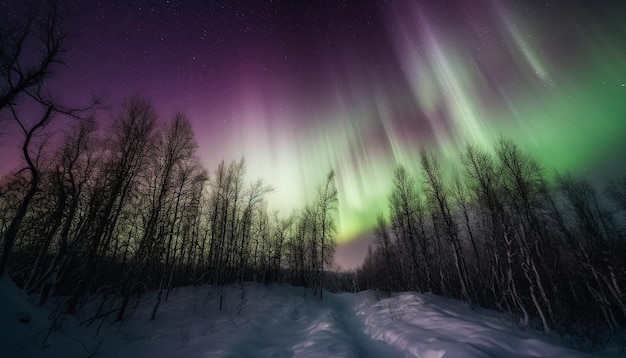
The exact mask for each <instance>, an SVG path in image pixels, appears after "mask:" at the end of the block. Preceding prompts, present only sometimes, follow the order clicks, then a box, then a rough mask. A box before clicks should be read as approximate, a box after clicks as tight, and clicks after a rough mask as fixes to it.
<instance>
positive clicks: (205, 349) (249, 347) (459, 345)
mask: <svg viewBox="0 0 626 358" xmlns="http://www.w3.org/2000/svg"><path fill="white" fill-rule="evenodd" d="M224 292H225V295H226V299H225V306H224V308H223V309H222V311H219V310H218V302H219V295H218V290H217V289H215V288H213V287H209V286H202V287H195V288H194V287H187V288H181V289H178V290H176V291H174V292H173V293H172V294H171V295H170V297H169V299H168V301H166V302H161V305H160V309H159V311H158V313H157V316H156V319H155V320H154V321H150V320H149V318H150V314H151V311H152V308H153V304H154V302H155V300H156V295H146V296H145V297H144V299H143V300H142V304H140V305H139V307H138V308H137V309H136V310H135V311H134V312H133V315H132V317H130V318H129V319H128V320H127V321H126V322H125V323H124V324H123V325H121V326H120V325H119V324H112V323H107V324H105V325H103V326H102V327H100V328H99V329H98V323H95V324H93V325H91V326H89V327H86V326H85V325H79V324H78V322H79V321H80V320H81V318H80V317H66V318H65V320H64V321H62V322H59V321H58V320H57V321H56V322H54V321H50V320H49V319H48V318H49V316H50V313H51V307H47V308H45V309H41V308H35V307H34V306H33V305H31V304H30V303H29V298H28V297H27V296H26V295H25V294H24V293H23V292H22V291H21V290H19V289H18V288H17V287H15V285H14V284H13V283H12V282H11V281H9V280H8V279H6V278H0V303H1V304H0V347H2V352H3V354H2V356H5V355H4V354H5V352H8V356H17V357H85V356H89V355H91V354H93V356H94V357H132V358H137V357H174V356H180V357H420V358H452V357H464V358H466V357H476V358H478V357H481V358H482V357H591V355H588V354H585V353H582V352H577V351H574V350H571V349H568V348H565V347H563V346H562V345H560V344H559V341H558V340H557V339H555V338H552V337H547V336H543V335H540V334H538V333H536V332H533V331H531V330H522V329H520V328H518V327H517V326H516V325H515V324H514V323H513V321H512V320H511V319H510V318H508V317H507V316H506V315H504V314H501V313H498V312H493V311H488V310H482V309H472V308H471V307H469V306H468V305H466V304H463V303H459V302H457V301H454V300H449V299H445V298H442V297H438V296H435V295H430V294H417V293H412V292H405V293H398V294H396V295H394V296H393V297H390V298H385V299H382V300H377V299H376V298H375V297H374V294H373V293H372V292H360V293H344V294H331V293H325V298H324V300H323V301H322V302H319V301H318V300H317V299H316V298H314V297H313V296H312V295H311V294H310V293H306V291H305V290H304V289H303V288H296V287H290V286H278V285H273V286H262V285H258V284H253V283H249V284H246V286H245V288H244V290H243V291H242V290H241V289H240V288H239V287H235V286H233V287H227V288H225V291H224ZM305 293H306V295H305ZM53 313H54V312H53ZM53 316H54V315H53ZM82 318H85V317H82ZM54 323H56V324H57V326H59V327H61V330H60V331H59V332H54V333H52V334H50V336H49V338H48V339H47V341H46V344H45V345H44V346H43V347H42V341H43V338H44V337H45V336H46V335H47V334H48V332H49V330H50V327H51V324H54ZM607 356H608V355H607Z"/></svg>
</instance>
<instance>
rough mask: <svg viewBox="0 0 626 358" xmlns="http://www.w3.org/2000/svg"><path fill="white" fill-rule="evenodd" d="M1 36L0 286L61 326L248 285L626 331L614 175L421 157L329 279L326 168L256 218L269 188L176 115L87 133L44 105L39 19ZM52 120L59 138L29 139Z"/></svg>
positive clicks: (619, 198) (495, 158) (332, 212)
mask: <svg viewBox="0 0 626 358" xmlns="http://www.w3.org/2000/svg"><path fill="white" fill-rule="evenodd" d="M3 31H4V32H3V33H2V37H1V41H2V56H1V57H0V81H1V83H0V84H1V86H0V111H1V115H2V117H1V118H0V126H2V127H1V128H8V126H9V125H11V126H13V127H14V128H17V131H16V133H17V134H15V135H19V136H20V141H21V143H22V147H21V156H22V158H21V164H22V168H20V169H18V170H17V171H15V172H11V173H9V174H6V175H5V176H3V177H2V178H1V179H0V233H1V235H2V253H1V256H0V275H8V276H10V277H11V279H12V280H13V281H15V282H16V283H17V284H18V285H19V286H20V287H21V288H22V289H23V290H24V291H25V292H27V293H28V294H30V295H36V296H37V297H38V304H39V305H40V306H43V305H45V304H46V303H47V302H48V301H49V299H50V298H51V297H64V298H65V300H64V307H63V309H62V310H61V311H62V314H74V313H76V312H77V311H79V310H81V308H82V307H84V306H85V305H86V304H87V303H88V302H90V301H93V300H98V302H99V304H98V307H99V308H98V309H97V310H96V311H95V312H94V313H93V315H92V318H91V319H90V322H93V321H96V320H105V319H107V320H114V321H119V322H121V321H124V320H125V318H126V317H127V315H128V312H129V311H130V310H132V309H133V307H136V306H137V305H138V303H139V302H140V300H141V298H142V295H144V294H145V293H146V292H148V291H157V292H158V300H157V301H156V304H155V305H154V308H153V310H152V319H154V318H155V317H156V316H157V315H158V312H159V311H158V309H159V304H160V302H161V300H166V299H167V297H168V295H169V293H170V292H171V291H172V290H173V289H174V288H176V287H180V286H190V285H201V284H210V285H213V287H214V289H215V290H216V291H217V292H218V293H220V292H223V291H224V288H225V287H226V286H227V285H233V284H236V285H240V286H241V287H242V288H243V286H244V283H245V282H249V281H256V282H261V283H270V282H272V283H286V284H290V285H294V286H303V287H305V288H307V290H308V291H307V292H310V293H311V294H313V295H315V296H317V297H319V299H320V300H321V299H323V292H324V289H327V290H335V291H336V290H344V291H350V290H366V289H374V290H377V291H378V292H379V293H380V294H381V295H391V294H392V293H394V292H401V291H417V292H431V293H434V294H437V295H441V296H445V297H450V298H455V299H458V300H462V301H465V302H467V303H468V304H470V305H472V306H476V307H486V308H493V309H497V310H501V311H505V312H508V313H510V314H511V315H512V316H514V317H516V319H517V320H518V322H519V324H520V326H523V327H527V326H532V327H536V328H540V329H542V330H543V331H544V332H545V333H546V334H550V333H557V334H562V335H563V336H566V337H571V340H572V342H571V344H572V345H575V346H578V347H579V348H584V349H588V350H594V349H598V348H600V347H602V346H603V345H604V344H606V342H607V340H608V339H610V338H611V337H612V336H613V335H614V334H616V333H618V332H620V330H623V329H624V327H625V326H626V304H625V301H626V300H625V291H624V290H626V288H625V286H626V259H625V258H626V242H625V240H624V223H625V220H624V219H625V215H626V177H621V178H619V179H616V180H613V181H609V182H608V183H607V185H606V187H605V188H602V190H597V189H596V188H594V187H593V186H592V185H590V184H589V183H588V182H587V181H585V180H582V179H578V178H576V177H574V176H572V175H570V174H567V173H557V174H555V175H552V174H550V173H549V170H547V169H546V168H545V167H544V166H543V165H544V163H539V162H538V161H537V160H535V159H534V158H533V157H531V156H530V155H529V154H527V153H526V152H524V150H523V149H522V148H519V147H518V146H517V145H516V144H515V142H514V141H513V140H511V139H508V138H501V139H499V140H498V141H496V142H495V143H494V145H493V147H490V148H483V147H480V146H478V145H468V146H467V147H466V148H465V150H464V151H463V153H462V154H461V156H460V163H461V165H460V166H459V167H458V168H457V169H456V170H454V171H451V174H449V173H448V171H445V170H443V169H444V168H443V167H442V165H441V163H440V161H439V159H438V158H437V156H436V155H435V153H434V152H429V151H427V150H423V151H422V152H420V153H416V157H418V158H419V160H418V163H417V164H416V169H417V171H416V172H418V173H419V175H418V176H415V177H414V176H412V175H411V174H410V173H411V172H412V170H409V169H413V168H409V169H407V168H406V167H404V166H398V167H397V169H396V170H395V172H394V173H393V182H392V183H391V187H390V194H389V208H388V212H387V214H385V213H383V212H381V214H380V216H379V218H378V223H377V224H376V227H375V229H374V230H375V237H376V239H375V242H374V244H373V245H372V246H371V248H370V251H369V254H368V256H367V258H366V260H365V262H364V263H363V265H362V267H361V268H360V269H358V270H357V271H356V272H352V273H345V272H344V273H340V272H333V271H332V268H333V252H334V249H335V245H336V244H335V239H334V235H335V225H336V219H335V217H336V212H337V210H338V209H339V207H338V204H339V203H338V199H337V189H336V187H335V181H334V180H335V174H334V171H332V170H330V171H329V173H327V174H326V175H324V174H323V173H322V174H320V184H319V186H318V187H317V188H315V190H316V191H315V199H314V200H313V201H312V202H310V203H305V204H304V205H303V208H301V209H299V210H295V211H294V212H292V213H291V214H289V215H281V214H280V213H278V212H276V211H272V210H270V209H269V208H268V203H267V198H266V195H267V194H268V193H270V192H271V191H272V190H273V188H272V187H271V185H269V184H267V183H265V182H263V181H262V180H260V179H259V180H257V181H252V182H246V179H245V178H246V168H245V161H244V160H243V159H241V160H239V161H234V162H231V163H227V162H224V161H223V162H221V163H219V164H218V165H217V167H216V168H215V169H214V170H212V171H209V170H207V169H205V168H204V167H203V164H202V163H201V160H200V158H199V155H198V153H197V152H196V149H197V146H196V141H195V138H194V132H193V129H192V127H191V124H190V121H189V118H188V117H187V116H186V115H185V114H184V113H178V114H176V115H174V116H173V117H172V118H168V119H163V118H162V117H161V115H160V114H159V113H157V111H156V109H155V106H154V104H153V103H152V101H151V99H149V98H146V97H142V96H140V95H137V96H132V97H130V98H127V99H126V100H125V101H124V103H123V104H122V105H121V106H120V108H115V109H114V111H113V113H114V114H113V115H112V117H111V118H110V120H107V121H106V122H107V123H109V124H108V125H101V124H100V121H99V118H98V116H99V115H101V113H102V111H99V110H100V109H102V106H101V104H100V103H98V102H97V101H94V102H93V103H90V104H87V105H85V106H84V107H81V108H73V107H67V106H64V105H63V104H61V103H60V102H59V101H58V100H57V99H56V98H55V97H54V96H53V95H51V94H50V93H49V92H48V91H47V87H46V85H47V83H48V80H49V78H50V75H51V74H52V72H53V69H54V68H55V67H57V66H58V65H60V64H62V58H63V54H64V52H65V51H67V49H66V48H65V47H64V46H65V41H66V39H67V36H68V35H67V34H66V33H65V32H63V29H62V27H61V26H60V24H59V21H58V18H57V15H56V13H54V12H52V13H50V14H49V16H47V17H44V18H39V19H35V18H32V19H31V21H30V22H28V23H27V24H26V25H24V26H23V27H21V28H19V29H17V30H11V31H8V30H6V31H5V30H4V29H3ZM33 41H34V42H36V43H37V46H36V48H37V49H39V52H38V55H39V57H38V58H37V60H33V57H32V55H33V54H32V53H31V52H28V51H26V50H25V49H26V48H28V46H27V44H29V43H31V42H33ZM96 113H97V114H96ZM57 122H63V123H65V125H66V128H67V129H66V130H64V132H63V134H62V135H60V136H57V137H54V138H52V137H50V136H47V135H45V133H46V129H47V128H49V127H50V126H52V125H53V124H54V123H57ZM5 126H7V127H5ZM545 164H549V163H545ZM312 190H313V188H312ZM243 292H244V291H243V290H242V301H243V299H244V297H243V295H244V293H243ZM223 297H224V296H223V294H221V298H222V299H223ZM222 303H223V302H222V301H221V300H220V303H219V306H220V308H221V306H222ZM90 322H86V323H90Z"/></svg>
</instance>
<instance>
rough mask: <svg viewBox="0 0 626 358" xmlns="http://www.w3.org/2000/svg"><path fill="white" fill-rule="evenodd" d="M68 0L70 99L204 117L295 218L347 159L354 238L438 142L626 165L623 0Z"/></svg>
mask: <svg viewBox="0 0 626 358" xmlns="http://www.w3.org/2000/svg"><path fill="white" fill-rule="evenodd" d="M61 2H62V3H65V4H66V5H67V8H68V21H67V25H68V29H69V31H70V32H72V33H74V34H76V36H75V37H74V38H72V41H71V44H70V48H71V49H70V51H69V52H68V54H67V64H66V66H64V67H62V68H60V69H59V70H58V71H57V73H56V74H55V76H54V77H53V80H54V81H53V90H54V91H55V92H56V93H58V96H60V97H63V98H64V99H65V100H66V101H68V102H71V103H75V102H81V101H85V100H88V99H89V98H91V97H92V96H99V97H102V98H104V99H105V100H106V101H108V102H109V103H111V105H112V107H113V108H114V107H115V106H116V105H117V104H118V103H119V102H120V101H121V99H122V98H124V97H127V96H129V95H132V94H135V93H139V94H142V95H145V96H150V97H152V98H153V100H154V102H155V104H156V106H157V108H158V109H159V111H160V113H161V114H162V115H163V116H171V115H172V114H173V113H174V112H175V111H177V110H181V111H185V112H187V113H188V114H189V116H190V117H191V119H192V121H193V125H194V129H195V131H196V138H197V141H198V144H199V152H200V153H201V155H202V157H203V159H204V161H205V163H206V166H207V168H211V169H212V168H214V167H215V166H216V164H217V163H218V162H219V161H220V160H222V159H226V160H233V159H238V158H240V157H245V159H246V163H247V173H248V176H249V177H250V178H257V177H261V178H263V179H264V180H265V181H266V182H267V183H270V184H271V185H273V186H274V187H275V188H276V190H275V192H274V193H273V194H271V197H270V200H269V201H270V203H271V204H272V205H273V206H276V208H277V209H279V210H280V211H281V212H288V211H289V210H291V209H292V208H294V207H299V206H301V204H302V203H304V202H306V201H308V200H310V199H311V198H312V195H313V194H314V192H315V191H314V189H315V186H316V185H317V184H319V183H321V182H322V181H323V179H324V177H325V174H326V173H327V172H328V171H329V170H330V169H331V168H334V169H335V171H336V174H337V188H338V193H339V221H338V241H339V242H345V241H349V240H350V239H352V238H355V237H357V236H359V235H361V234H363V233H365V232H367V231H369V230H370V229H371V227H372V226H373V225H374V224H375V218H376V215H377V214H378V212H380V211H381V210H384V209H385V208H386V206H387V195H388V191H389V183H390V177H391V174H392V171H393V168H394V166H395V165H396V164H398V163H403V164H405V165H407V167H416V165H415V164H416V163H417V156H418V151H419V149H420V148H421V147H425V148H428V149H431V150H434V151H435V152H436V153H438V154H439V156H440V157H441V158H442V160H444V161H446V160H449V161H452V160H453V159H454V158H456V157H457V156H458V151H459V149H461V148H463V146H464V145H465V144H466V143H468V142H469V143H478V144H482V145H489V143H491V142H492V141H493V140H494V139H496V138H497V137H499V136H500V135H504V136H508V137H511V138H512V139H513V140H514V141H515V142H516V143H518V144H519V145H520V146H521V147H522V148H523V149H525V150H527V151H529V152H530V153H532V154H533V155H535V156H536V157H537V158H538V159H539V160H540V161H541V163H542V164H543V165H544V166H546V167H547V168H555V169H559V170H570V171H572V172H573V173H580V174H582V173H585V172H587V173H593V174H591V175H592V176H597V177H603V176H605V175H611V174H612V173H621V172H620V171H621V170H622V168H623V158H624V155H626V21H624V19H626V4H625V3H624V2H623V1H566V0H560V1H512V0H509V1H505V0H442V1H423V0H416V1H408V0H407V1H373V0H367V1H359V0H354V1H348V0H345V1H264V2H260V1H241V2H239V1H237V2H236V1H210V2H208V4H201V2H193V3H190V2H187V1H174V0H169V1H133V2H126V1H120V2H116V1H88V0H85V1H61ZM25 3H27V5H16V4H14V2H11V1H2V2H1V4H2V6H1V7H2V8H3V9H8V10H9V11H7V14H9V15H10V16H17V14H18V13H19V12H20V11H21V10H22V8H21V6H28V4H30V5H31V6H34V5H33V4H36V3H37V1H30V2H28V1H27V2H25ZM106 120H107V114H106V113H105V114H103V115H102V119H101V121H102V122H103V121H106Z"/></svg>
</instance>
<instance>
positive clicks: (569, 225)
mask: <svg viewBox="0 0 626 358" xmlns="http://www.w3.org/2000/svg"><path fill="white" fill-rule="evenodd" d="M461 163H462V166H461V169H460V170H456V171H454V172H453V174H451V175H448V176H446V175H444V174H443V173H442V169H441V168H440V164H439V162H438V160H437V158H436V157H435V156H434V155H433V154H431V153H428V152H426V151H422V152H421V153H420V156H419V168H418V169H419V171H418V172H419V173H420V174H419V176H418V177H412V176H411V175H410V174H409V172H408V171H407V170H406V169H405V168H404V167H402V166H400V167H398V168H397V169H396V170H395V173H394V176H393V188H392V190H391V194H390V196H389V216H388V217H385V216H384V215H382V214H381V215H380V216H379V218H378V225H377V228H376V231H375V234H376V239H375V244H374V245H373V248H371V249H370V251H369V253H368V256H367V259H366V261H365V263H364V264H363V266H362V268H361V269H360V270H359V275H358V277H359V284H360V286H361V287H362V288H363V287H367V288H375V289H378V290H380V291H382V292H385V293H391V292H397V291H403V290H415V291H420V292H432V293H435V294H439V295H443V296H446V297H452V298H456V299H461V300H464V301H466V302H468V303H470V304H472V305H478V306H482V307H489V308H495V309H499V310H502V311H506V312H509V313H510V314H511V315H513V316H515V317H518V318H519V322H520V324H521V325H522V326H528V325H533V326H537V327H538V328H539V327H541V328H542V329H543V330H544V331H545V332H546V333H549V332H550V331H551V330H555V331H558V332H560V333H565V334H566V335H567V336H569V337H575V338H574V340H576V341H577V342H578V343H580V345H581V348H587V349H595V348H599V347H601V346H603V344H605V343H606V340H607V339H608V338H609V337H610V336H611V333H614V332H617V331H618V330H620V329H623V328H624V327H625V326H626V305H625V298H626V297H625V291H624V290H625V289H626V242H625V240H624V227H623V224H624V214H626V177H625V178H622V179H620V180H618V181H612V182H610V183H609V184H608V186H607V187H606V189H605V190H604V191H603V192H602V193H599V192H598V191H596V190H595V189H594V188H593V187H592V186H591V185H590V184H588V183H587V182H586V181H584V180H580V179H576V178H574V177H572V176H570V175H557V176H556V179H555V180H552V181H550V180H548V179H547V177H546V175H545V172H544V170H542V168H541V166H540V164H539V163H538V162H537V161H536V160H535V159H534V158H532V157H531V156H530V155H528V154H527V153H525V152H523V151H522V150H521V149H520V148H519V147H518V146H516V145H515V144H514V143H513V142H512V141H510V140H508V139H500V140H499V141H497V142H496V143H495V145H494V148H493V150H491V149H487V148H481V147H478V146H474V145H470V146H467V147H466V149H465V150H464V152H463V153H462V155H461ZM601 194H603V195H601Z"/></svg>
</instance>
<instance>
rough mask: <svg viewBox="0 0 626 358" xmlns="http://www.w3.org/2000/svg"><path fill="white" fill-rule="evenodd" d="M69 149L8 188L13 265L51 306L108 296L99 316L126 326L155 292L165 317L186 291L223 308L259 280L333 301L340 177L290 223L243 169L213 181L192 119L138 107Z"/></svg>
mask: <svg viewBox="0 0 626 358" xmlns="http://www.w3.org/2000/svg"><path fill="white" fill-rule="evenodd" d="M59 143H60V144H59V145H58V146H57V147H54V148H53V147H52V145H51V144H50V143H48V146H47V147H46V148H45V149H46V150H45V153H44V152H43V151H39V152H38V154H36V159H34V157H33V159H32V160H31V162H32V164H33V170H36V172H34V171H29V170H24V171H20V172H19V173H18V174H17V175H8V176H5V177H4V178H2V181H1V182H0V193H2V195H1V196H0V208H1V209H0V232H1V233H2V237H3V239H4V243H5V245H4V250H5V251H3V254H7V253H8V252H7V251H6V250H10V255H3V257H7V258H9V261H8V262H5V263H4V265H6V267H7V268H8V271H7V272H8V274H10V276H11V277H12V279H13V280H14V281H15V282H17V283H18V284H19V285H20V286H21V287H23V288H24V290H26V291H27V292H28V293H30V294H37V295H39V304H40V305H43V304H45V302H46V300H47V299H48V298H49V297H50V296H51V295H62V296H65V297H67V305H66V308H65V310H66V311H67V312H69V313H74V312H76V311H77V310H78V309H80V308H81V307H82V305H84V304H85V303H86V302H87V301H88V300H89V299H90V297H93V296H92V295H93V294H95V293H98V294H100V295H99V296H98V297H100V298H102V299H103V303H102V307H101V309H100V311H98V312H97V313H96V314H95V316H99V317H100V316H103V315H109V316H110V317H113V316H114V317H115V318H116V319H117V320H118V321H121V320H123V319H124V317H125V315H126V313H127V310H128V309H129V308H130V307H132V306H133V305H134V304H136V303H137V300H138V299H139V298H140V297H141V295H142V294H143V293H144V292H146V291H148V290H157V291H158V300H157V303H156V305H155V307H154V313H153V317H154V315H156V313H157V310H158V305H159V302H160V301H161V299H164V298H166V297H167V295H168V294H169V292H170V291H171V289H172V288H174V287H177V286H182V285H195V284H212V285H215V287H217V288H218V290H219V292H220V294H221V295H222V299H223V292H224V291H223V290H221V289H220V288H223V286H224V285H226V284H233V283H239V284H243V282H245V281H250V280H254V281H257V282H264V283H267V282H279V283H283V282H285V283H290V284H293V285H301V286H305V287H309V288H312V289H313V290H314V291H315V294H317V295H319V297H320V298H321V295H322V293H321V292H322V287H323V286H324V284H325V282H324V281H325V276H324V270H325V269H327V268H328V267H330V265H331V264H332V260H333V254H334V248H335V241H334V230H335V228H334V225H335V224H334V215H335V211H336V204H337V192H336V189H335V184H334V173H333V172H332V171H331V172H330V173H329V174H328V176H327V177H326V178H325V181H324V182H323V183H322V184H321V185H320V186H319V187H318V191H317V195H316V197H315V200H314V201H313V202H312V203H310V205H308V206H306V207H304V208H303V209H301V210H296V211H294V212H293V213H292V214H291V215H289V216H288V217H286V218H284V217H281V216H279V214H278V213H277V212H275V211H271V210H269V209H268V206H267V202H266V198H265V197H266V195H267V194H268V193H270V192H271V191H272V188H271V187H270V186H268V185H266V184H265V183H263V181H261V180H258V181H254V182H251V183H246V182H245V163H244V161H243V159H242V160H240V161H236V162H232V163H230V164H227V163H225V162H222V163H220V164H219V165H218V166H217V168H216V169H215V171H214V172H213V173H212V174H209V173H208V172H207V171H206V170H205V169H204V168H203V167H202V165H201V164H200V162H199V160H198V157H197V155H196V143H195V139H194V133H193V130H192V127H191V125H190V123H189V120H188V119H187V117H185V116H184V115H183V114H177V115H175V116H174V117H173V118H171V119H170V120H167V121H162V120H160V119H159V116H158V114H157V112H156V111H155V109H154V107H153V105H152V103H151V101H150V100H149V99H146V98H142V97H137V96H136V97H132V98H129V99H128V100H127V101H125V103H124V104H123V105H122V107H121V109H120V110H119V112H118V114H117V115H115V116H114V117H113V118H112V119H111V125H110V126H109V127H107V128H103V129H101V130H96V126H95V125H94V122H93V121H88V120H81V121H78V122H76V123H75V125H74V126H73V127H72V128H71V129H70V130H69V131H67V132H66V133H65V135H64V137H63V138H62V139H61V140H60V141H59ZM29 153H30V152H29ZM33 173H34V174H35V175H33ZM34 178H36V181H35V179H34ZM320 179H323V178H320ZM31 192H33V194H32V196H28V193H31ZM26 201H28V203H27V205H26V210H24V211H22V210H21V209H23V208H24V203H25V202H26ZM16 223H17V224H16ZM16 225H17V231H16V235H15V236H14V242H13V245H11V246H7V245H6V242H7V237H8V235H9V234H11V231H10V230H9V229H10V228H11V227H16ZM220 305H221V303H220ZM220 308H221V307H220Z"/></svg>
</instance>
